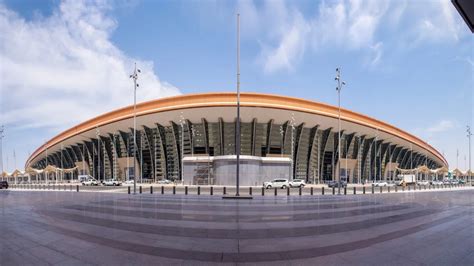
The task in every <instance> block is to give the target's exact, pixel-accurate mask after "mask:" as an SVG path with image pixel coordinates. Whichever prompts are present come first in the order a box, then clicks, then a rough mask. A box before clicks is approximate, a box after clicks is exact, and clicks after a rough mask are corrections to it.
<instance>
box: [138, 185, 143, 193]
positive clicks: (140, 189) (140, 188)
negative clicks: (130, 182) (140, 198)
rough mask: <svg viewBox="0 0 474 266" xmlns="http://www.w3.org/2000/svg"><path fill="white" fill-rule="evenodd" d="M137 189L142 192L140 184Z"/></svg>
mask: <svg viewBox="0 0 474 266" xmlns="http://www.w3.org/2000/svg"><path fill="white" fill-rule="evenodd" d="M138 189H139V191H140V194H142V186H139V187H138Z"/></svg>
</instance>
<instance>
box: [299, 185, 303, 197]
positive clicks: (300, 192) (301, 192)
mask: <svg viewBox="0 0 474 266" xmlns="http://www.w3.org/2000/svg"><path fill="white" fill-rule="evenodd" d="M302 190H303V188H302V187H300V191H299V195H300V196H301V194H303V191H302Z"/></svg>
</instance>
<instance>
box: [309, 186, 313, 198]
mask: <svg viewBox="0 0 474 266" xmlns="http://www.w3.org/2000/svg"><path fill="white" fill-rule="evenodd" d="M309 193H310V194H311V196H313V187H311V188H310V190H309Z"/></svg>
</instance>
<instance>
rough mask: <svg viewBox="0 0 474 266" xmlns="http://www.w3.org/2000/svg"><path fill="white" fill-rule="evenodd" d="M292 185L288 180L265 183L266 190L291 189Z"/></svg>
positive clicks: (274, 180)
mask: <svg viewBox="0 0 474 266" xmlns="http://www.w3.org/2000/svg"><path fill="white" fill-rule="evenodd" d="M289 186H290V184H289V182H288V179H273V180H272V181H269V182H264V183H263V187H264V188H267V189H268V188H283V189H285V188H287V187H289Z"/></svg>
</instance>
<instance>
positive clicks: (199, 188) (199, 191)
mask: <svg viewBox="0 0 474 266" xmlns="http://www.w3.org/2000/svg"><path fill="white" fill-rule="evenodd" d="M198 195H201V187H200V186H198Z"/></svg>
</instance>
